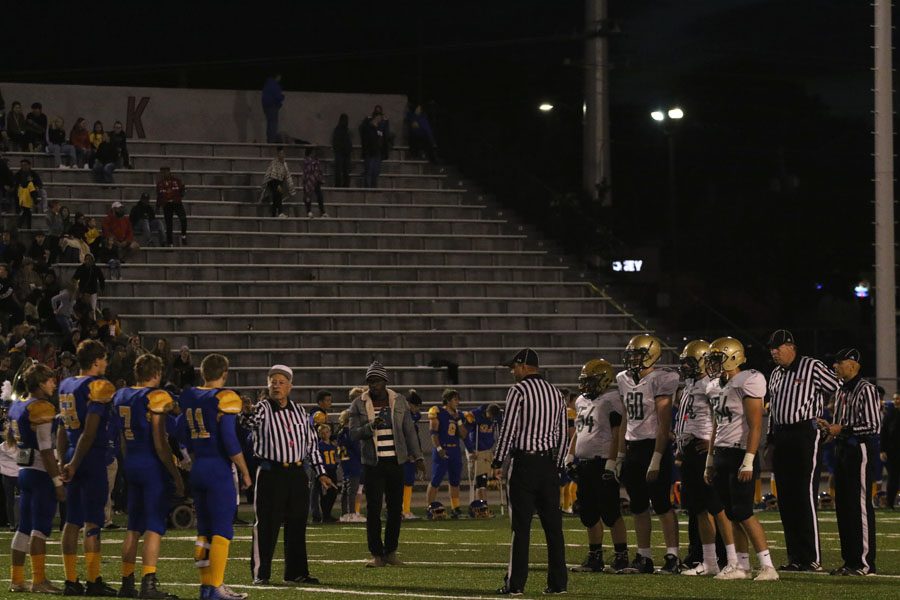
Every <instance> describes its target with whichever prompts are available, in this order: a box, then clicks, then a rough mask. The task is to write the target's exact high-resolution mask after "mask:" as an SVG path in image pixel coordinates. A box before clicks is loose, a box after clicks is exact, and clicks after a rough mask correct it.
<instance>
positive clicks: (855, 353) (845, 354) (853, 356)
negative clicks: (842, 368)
mask: <svg viewBox="0 0 900 600" xmlns="http://www.w3.org/2000/svg"><path fill="white" fill-rule="evenodd" d="M859 358H860V354H859V350H857V349H856V348H841V349H840V350H838V351H837V352H835V353H834V362H836V363H839V362H841V361H843V360H852V361H855V362H859Z"/></svg>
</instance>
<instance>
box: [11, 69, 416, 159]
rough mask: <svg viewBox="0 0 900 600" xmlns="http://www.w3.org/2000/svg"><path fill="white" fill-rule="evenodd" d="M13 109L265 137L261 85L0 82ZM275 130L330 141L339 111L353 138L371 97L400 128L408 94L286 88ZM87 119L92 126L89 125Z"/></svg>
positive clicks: (163, 133)
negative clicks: (222, 87)
mask: <svg viewBox="0 0 900 600" xmlns="http://www.w3.org/2000/svg"><path fill="white" fill-rule="evenodd" d="M0 90H2V92H3V98H4V99H5V100H6V108H7V110H9V109H10V107H11V105H12V103H13V101H15V100H18V101H19V102H21V103H22V107H23V110H24V111H25V112H28V111H29V110H30V107H31V103H32V102H40V103H41V104H42V105H43V106H44V112H45V113H46V114H47V116H48V117H49V118H51V119H52V118H53V117H55V116H61V117H62V118H63V119H65V121H66V129H69V128H71V127H72V125H73V124H74V123H75V120H76V119H77V118H78V117H84V118H85V119H87V120H88V122H89V123H90V124H91V125H92V124H93V122H94V121H96V120H100V121H103V125H104V127H105V128H106V130H107V131H109V130H111V129H112V124H113V121H116V120H119V121H122V122H123V123H125V124H126V128H127V130H128V135H129V137H133V138H138V139H143V138H146V139H151V140H165V141H216V142H264V141H265V140H266V133H265V117H264V116H263V112H262V106H261V104H260V95H261V94H260V90H192V89H180V88H144V87H113V86H88V85H52V84H28V83H0ZM285 96H286V98H285V101H284V106H283V107H282V109H281V114H280V119H279V131H281V132H283V133H285V134H287V135H290V136H292V137H296V138H302V139H304V140H308V141H310V142H313V143H316V144H330V143H331V131H332V129H334V126H335V125H336V124H337V120H338V117H339V116H340V114H341V113H342V112H346V113H347V114H348V115H350V128H351V131H352V132H353V141H354V143H357V144H358V143H359V140H358V139H357V137H358V136H357V134H356V126H357V125H358V124H359V122H360V121H361V120H362V118H363V117H364V116H365V115H367V114H370V113H371V112H372V107H373V106H374V105H376V104H380V105H382V107H384V111H385V114H386V115H387V116H388V118H390V120H391V122H392V125H394V127H395V129H396V130H399V128H400V124H401V123H402V121H403V111H404V109H405V106H406V97H405V96H401V95H396V94H337V93H334V94H332V93H319V92H290V91H288V92H285ZM89 126H90V125H89Z"/></svg>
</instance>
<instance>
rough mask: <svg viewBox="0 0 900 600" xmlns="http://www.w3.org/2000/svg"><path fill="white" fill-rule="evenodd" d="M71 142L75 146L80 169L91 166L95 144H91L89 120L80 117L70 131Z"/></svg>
mask: <svg viewBox="0 0 900 600" xmlns="http://www.w3.org/2000/svg"><path fill="white" fill-rule="evenodd" d="M69 143H71V144H72V145H73V146H75V156H76V158H77V165H78V168H79V169H87V168H89V165H90V163H91V162H92V161H93V150H94V148H93V146H91V134H90V132H89V131H88V128H87V120H86V119H85V118H84V117H78V120H77V121H75V125H74V126H73V127H72V131H70V132H69Z"/></svg>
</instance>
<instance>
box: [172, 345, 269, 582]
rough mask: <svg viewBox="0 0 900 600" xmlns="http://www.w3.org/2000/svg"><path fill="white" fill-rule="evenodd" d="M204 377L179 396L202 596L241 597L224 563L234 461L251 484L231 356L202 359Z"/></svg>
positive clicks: (230, 531) (230, 520)
mask: <svg viewBox="0 0 900 600" xmlns="http://www.w3.org/2000/svg"><path fill="white" fill-rule="evenodd" d="M200 375H201V376H202V377H203V386H202V387H192V388H186V389H185V390H184V391H182V392H181V397H180V398H179V403H180V405H181V409H182V410H183V411H184V418H185V421H186V423H187V429H188V436H189V439H188V440H187V445H188V448H189V449H190V452H191V455H192V459H193V468H192V469H191V491H192V495H193V497H194V509H195V510H196V512H197V543H196V545H195V549H194V564H195V565H196V566H197V567H198V568H199V570H200V598H201V600H242V599H243V598H246V597H247V595H246V594H239V593H236V592H234V591H232V590H231V589H230V588H229V587H228V586H226V585H225V566H226V563H227V562H228V547H229V545H230V544H231V538H232V537H234V527H233V524H232V523H233V518H234V511H235V503H236V496H237V492H236V490H235V488H234V479H233V478H232V474H231V464H232V463H234V465H235V466H236V467H237V469H238V472H239V474H240V478H241V485H242V487H249V486H250V485H251V483H252V482H251V480H250V473H249V471H248V470H247V463H246V462H245V461H244V454H243V452H242V450H241V444H240V441H239V440H238V437H237V423H236V418H237V415H238V414H239V413H240V412H241V408H242V406H243V401H242V400H241V398H240V396H238V395H237V394H236V393H235V392H233V391H232V390H229V389H224V386H225V381H226V380H227V379H228V359H227V358H225V357H224V356H222V355H221V354H209V355H207V356H206V358H204V359H203V362H201V363H200Z"/></svg>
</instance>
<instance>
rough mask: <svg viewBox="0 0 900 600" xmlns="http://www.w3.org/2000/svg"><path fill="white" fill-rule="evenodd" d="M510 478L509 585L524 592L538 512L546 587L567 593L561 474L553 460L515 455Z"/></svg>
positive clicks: (536, 456)
mask: <svg viewBox="0 0 900 600" xmlns="http://www.w3.org/2000/svg"><path fill="white" fill-rule="evenodd" d="M508 479H509V519H510V522H511V524H512V543H511V548H510V555H509V567H508V568H507V571H506V586H507V587H508V588H510V589H512V590H524V589H525V582H526V581H527V580H528V546H529V543H530V541H531V518H532V516H533V515H534V512H535V510H537V514H538V517H539V518H540V520H541V527H543V528H544V535H545V536H546V538H547V567H548V568H547V587H550V588H553V589H556V590H565V589H566V586H567V585H568V573H567V572H566V548H565V541H564V540H563V531H562V511H561V510H560V508H559V474H558V470H557V467H556V463H555V461H554V459H553V457H552V456H550V455H549V454H548V455H535V454H525V453H521V452H520V453H514V454H513V457H512V459H511V460H510V464H509V473H508ZM366 485H368V482H367V483H366Z"/></svg>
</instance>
